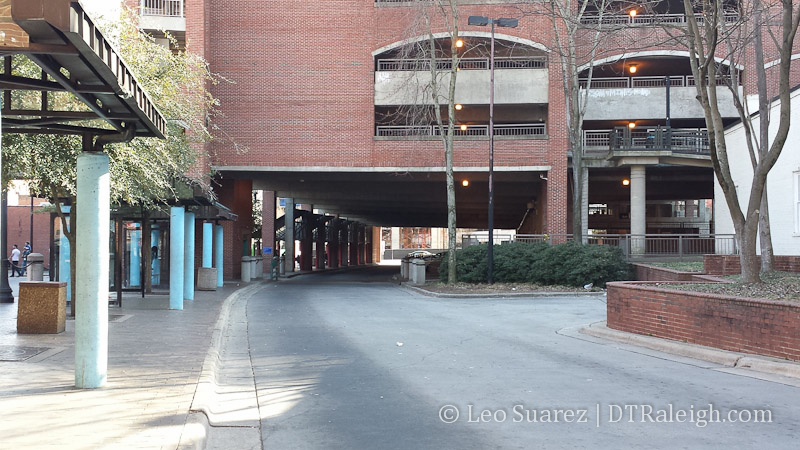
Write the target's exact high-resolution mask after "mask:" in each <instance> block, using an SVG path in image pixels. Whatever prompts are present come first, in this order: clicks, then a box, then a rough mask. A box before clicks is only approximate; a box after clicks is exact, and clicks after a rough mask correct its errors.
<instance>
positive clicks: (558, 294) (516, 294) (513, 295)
mask: <svg viewBox="0 0 800 450" xmlns="http://www.w3.org/2000/svg"><path fill="white" fill-rule="evenodd" d="M400 285H401V286H402V287H404V288H406V289H408V290H410V291H414V292H416V293H419V294H422V295H424V296H427V297H438V298H520V297H605V295H606V293H605V292H599V291H598V292H503V293H497V294H451V293H443V292H433V291H429V290H427V289H425V288H423V287H418V286H414V285H412V284H410V283H408V282H403V283H400Z"/></svg>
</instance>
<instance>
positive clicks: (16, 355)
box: [0, 345, 50, 361]
mask: <svg viewBox="0 0 800 450" xmlns="http://www.w3.org/2000/svg"><path fill="white" fill-rule="evenodd" d="M46 350H50V348H49V347H22V346H17V345H0V361H25V360H26V359H29V358H32V357H34V356H36V355H38V354H39V353H42V352H44V351H46Z"/></svg>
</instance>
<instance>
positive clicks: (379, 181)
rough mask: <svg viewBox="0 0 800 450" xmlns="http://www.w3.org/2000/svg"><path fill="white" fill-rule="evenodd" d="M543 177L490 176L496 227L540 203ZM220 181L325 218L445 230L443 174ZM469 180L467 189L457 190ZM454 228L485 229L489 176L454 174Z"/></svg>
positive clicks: (267, 175)
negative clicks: (249, 185) (271, 194)
mask: <svg viewBox="0 0 800 450" xmlns="http://www.w3.org/2000/svg"><path fill="white" fill-rule="evenodd" d="M540 175H541V176H546V173H545V172H504V171H495V174H494V179H495V183H494V186H495V188H494V208H495V215H494V217H495V228H509V229H514V228H516V227H517V226H519V224H520V222H521V221H522V219H523V217H524V216H525V214H526V212H527V209H528V204H529V203H530V202H535V203H536V204H537V205H539V204H541V199H539V197H540V195H541V194H540V193H541V192H542V183H544V182H545V181H543V180H542V178H541V177H540ZM222 176H223V178H227V179H235V178H240V179H242V178H244V179H251V180H253V189H254V190H267V191H275V193H276V195H277V196H278V197H291V198H294V201H295V203H303V204H310V205H313V207H314V208H317V209H320V210H322V211H324V212H326V213H328V214H340V215H341V216H342V217H346V218H348V219H350V220H357V221H360V222H363V223H366V224H369V225H379V226H419V227H446V226H447V192H446V186H445V175H444V173H443V172H256V171H250V172H245V171H239V172H222ZM465 179H466V180H469V186H467V187H464V186H462V185H461V181H462V180H465ZM455 182H456V204H457V205H456V213H457V217H458V220H457V222H458V224H457V226H458V227H462V228H486V226H487V209H488V173H487V172H485V171H484V172H457V173H456V175H455Z"/></svg>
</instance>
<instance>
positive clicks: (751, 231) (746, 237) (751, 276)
mask: <svg viewBox="0 0 800 450" xmlns="http://www.w3.org/2000/svg"><path fill="white" fill-rule="evenodd" d="M734 229H735V230H736V235H737V236H741V238H740V239H739V262H740V264H741V266H742V282H743V283H760V282H761V277H760V272H761V262H760V260H759V259H760V258H759V257H758V255H757V254H756V246H757V245H756V236H757V234H758V216H756V217H750V218H749V219H748V220H745V221H744V223H739V224H738V225H737V224H735V223H734Z"/></svg>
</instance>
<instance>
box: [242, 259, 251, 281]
mask: <svg viewBox="0 0 800 450" xmlns="http://www.w3.org/2000/svg"><path fill="white" fill-rule="evenodd" d="M251 265H252V258H251V257H250V256H242V283H249V282H250V274H252V273H253V269H252V268H251V267H250V266H251Z"/></svg>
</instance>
